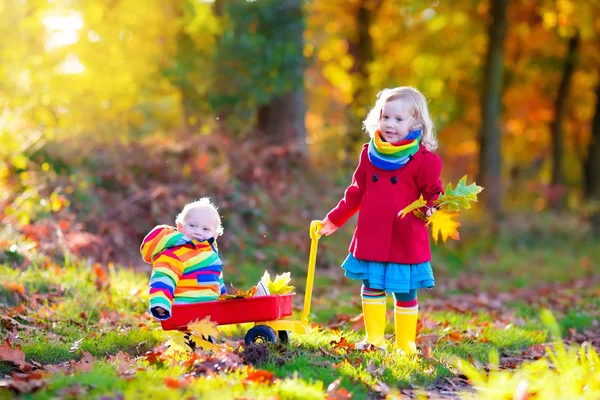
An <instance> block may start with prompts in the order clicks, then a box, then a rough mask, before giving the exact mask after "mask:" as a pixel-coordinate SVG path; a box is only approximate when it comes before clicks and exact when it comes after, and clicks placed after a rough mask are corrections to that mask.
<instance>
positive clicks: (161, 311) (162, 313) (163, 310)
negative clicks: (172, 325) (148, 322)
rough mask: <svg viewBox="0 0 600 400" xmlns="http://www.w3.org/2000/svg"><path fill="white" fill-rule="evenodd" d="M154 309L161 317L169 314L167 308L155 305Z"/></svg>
mask: <svg viewBox="0 0 600 400" xmlns="http://www.w3.org/2000/svg"><path fill="white" fill-rule="evenodd" d="M153 310H154V312H155V313H156V315H158V316H159V317H161V318H162V317H166V316H167V310H165V309H164V308H162V307H154V308H153Z"/></svg>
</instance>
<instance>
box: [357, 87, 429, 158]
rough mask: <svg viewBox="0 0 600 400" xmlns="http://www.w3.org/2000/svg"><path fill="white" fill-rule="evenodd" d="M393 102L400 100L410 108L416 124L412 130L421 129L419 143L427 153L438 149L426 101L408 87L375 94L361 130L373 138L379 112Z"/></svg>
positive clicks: (377, 124)
mask: <svg viewBox="0 0 600 400" xmlns="http://www.w3.org/2000/svg"><path fill="white" fill-rule="evenodd" d="M393 100H402V101H404V102H406V104H408V105H409V107H410V112H411V115H412V117H413V118H414V119H415V121H416V124H415V126H414V127H413V129H422V130H423V132H422V133H421V143H422V144H423V146H425V148H426V149H427V150H429V151H434V150H435V149H437V147H438V140H437V137H436V134H435V127H434V126H433V121H432V120H431V116H430V115H429V109H428V108H427V100H426V99H425V96H423V94H422V93H421V92H420V91H419V90H417V89H415V88H414V87H410V86H399V87H395V88H392V89H383V90H382V91H381V92H379V93H378V94H377V101H376V102H375V106H374V107H373V108H372V109H371V111H369V113H368V114H367V117H366V118H365V120H364V121H363V129H364V130H365V132H366V133H368V134H369V136H371V137H373V135H374V134H375V132H376V131H377V130H378V129H379V121H380V120H381V111H382V110H383V106H384V104H385V103H387V102H390V101H393Z"/></svg>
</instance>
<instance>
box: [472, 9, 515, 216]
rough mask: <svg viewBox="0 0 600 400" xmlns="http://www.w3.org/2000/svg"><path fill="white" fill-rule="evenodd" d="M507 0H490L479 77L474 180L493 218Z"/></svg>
mask: <svg viewBox="0 0 600 400" xmlns="http://www.w3.org/2000/svg"><path fill="white" fill-rule="evenodd" d="M507 3H508V0H491V2H490V14H489V16H490V18H491V23H490V25H489V28H488V40H489V42H488V47H487V54H486V61H485V70H484V75H483V93H482V98H481V103H482V107H481V123H482V127H481V132H480V136H479V143H480V152H479V176H478V178H477V179H478V181H479V182H480V183H481V184H482V185H483V186H484V187H485V191H484V192H483V193H482V194H483V196H482V199H483V202H484V203H485V205H486V206H487V208H488V210H489V211H490V212H491V213H492V214H493V215H499V214H500V213H501V211H502V195H503V194H502V186H501V177H502V154H501V133H500V127H499V124H500V116H501V99H502V74H503V68H504V67H503V57H504V39H505V37H506V27H507V18H506V9H507Z"/></svg>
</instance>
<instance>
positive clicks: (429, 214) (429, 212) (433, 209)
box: [425, 207, 437, 217]
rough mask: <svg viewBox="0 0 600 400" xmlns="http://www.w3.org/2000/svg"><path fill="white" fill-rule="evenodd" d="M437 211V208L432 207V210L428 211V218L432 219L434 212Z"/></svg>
mask: <svg viewBox="0 0 600 400" xmlns="http://www.w3.org/2000/svg"><path fill="white" fill-rule="evenodd" d="M436 211H437V208H436V207H431V208H430V209H428V210H427V212H426V213H425V215H426V216H428V217H431V216H432V215H433V213H434V212H436Z"/></svg>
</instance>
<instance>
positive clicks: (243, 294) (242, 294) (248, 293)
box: [217, 286, 256, 300]
mask: <svg viewBox="0 0 600 400" xmlns="http://www.w3.org/2000/svg"><path fill="white" fill-rule="evenodd" d="M255 294H256V286H252V287H251V288H250V289H248V290H236V291H235V293H233V294H222V295H220V296H219V298H218V299H217V300H233V299H247V298H249V297H254V295H255Z"/></svg>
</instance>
